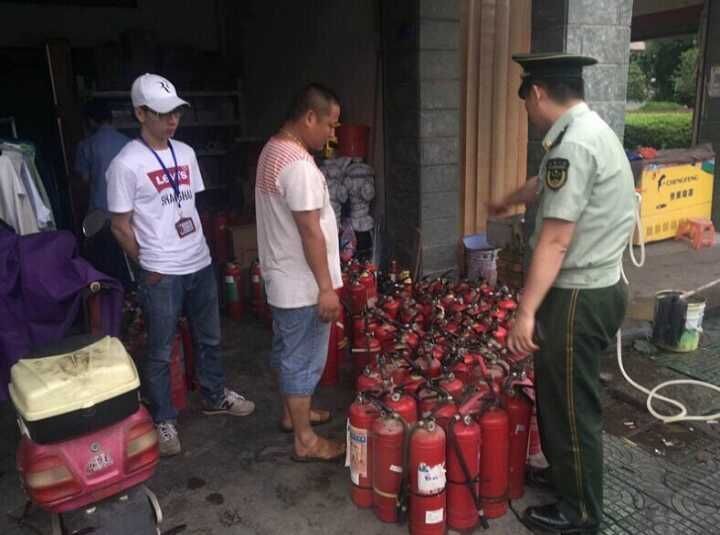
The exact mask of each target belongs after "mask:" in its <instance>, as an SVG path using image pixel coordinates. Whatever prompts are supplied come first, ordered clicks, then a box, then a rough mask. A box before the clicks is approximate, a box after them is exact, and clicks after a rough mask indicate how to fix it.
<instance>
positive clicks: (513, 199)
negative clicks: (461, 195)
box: [489, 176, 538, 215]
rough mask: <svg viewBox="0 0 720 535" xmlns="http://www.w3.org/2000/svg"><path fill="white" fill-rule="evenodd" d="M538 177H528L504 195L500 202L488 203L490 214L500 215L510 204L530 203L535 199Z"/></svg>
mask: <svg viewBox="0 0 720 535" xmlns="http://www.w3.org/2000/svg"><path fill="white" fill-rule="evenodd" d="M537 195H538V177H537V176H534V177H531V178H528V180H527V182H525V184H523V185H522V186H521V187H520V188H518V189H516V190H515V191H513V192H512V193H510V194H508V195H506V196H505V197H504V198H503V199H502V200H501V201H500V202H491V203H489V209H490V215H502V214H504V213H505V212H507V211H508V209H510V208H511V207H512V206H515V205H518V204H530V203H531V202H533V201H535V199H537Z"/></svg>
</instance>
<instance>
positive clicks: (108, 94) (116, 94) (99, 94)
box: [88, 91, 240, 98]
mask: <svg viewBox="0 0 720 535" xmlns="http://www.w3.org/2000/svg"><path fill="white" fill-rule="evenodd" d="M88 96H90V97H93V98H129V97H130V91H91V92H89V93H88ZM178 96H179V97H180V98H185V97H187V98H195V97H239V96H240V92H239V91H181V92H180V93H179V95H178Z"/></svg>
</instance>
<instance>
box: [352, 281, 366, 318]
mask: <svg viewBox="0 0 720 535" xmlns="http://www.w3.org/2000/svg"><path fill="white" fill-rule="evenodd" d="M367 299H368V297H367V287H366V286H365V285H364V284H363V283H362V282H360V281H359V280H355V281H354V282H353V283H352V286H350V311H351V312H352V315H353V316H360V315H362V314H363V313H364V312H365V309H366V308H367Z"/></svg>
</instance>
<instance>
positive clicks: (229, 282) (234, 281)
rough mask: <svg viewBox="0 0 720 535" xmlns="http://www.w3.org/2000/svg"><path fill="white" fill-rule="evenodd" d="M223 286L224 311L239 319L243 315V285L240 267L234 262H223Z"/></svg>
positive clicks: (236, 319) (234, 318)
mask: <svg viewBox="0 0 720 535" xmlns="http://www.w3.org/2000/svg"><path fill="white" fill-rule="evenodd" d="M223 280H224V286H225V312H226V314H227V315H228V316H230V318H232V319H233V320H235V321H240V320H241V319H242V315H243V287H242V283H243V281H242V269H241V268H240V264H237V263H236V262H228V263H227V264H225V272H224V273H223Z"/></svg>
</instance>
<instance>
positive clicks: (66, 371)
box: [10, 336, 140, 444]
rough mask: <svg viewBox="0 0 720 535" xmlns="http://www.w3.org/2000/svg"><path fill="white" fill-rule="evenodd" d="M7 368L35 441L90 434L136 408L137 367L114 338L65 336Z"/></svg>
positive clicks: (18, 407)
mask: <svg viewBox="0 0 720 535" xmlns="http://www.w3.org/2000/svg"><path fill="white" fill-rule="evenodd" d="M10 373H11V382H10V397H11V398H12V401H13V404H14V405H15V408H16V410H17V412H18V415H19V417H20V419H21V420H22V423H23V424H24V425H25V427H26V428H27V431H28V433H29V435H30V438H31V439H32V440H33V441H34V442H36V443H38V444H51V443H54V442H59V441H63V440H67V439H70V438H73V437H76V436H80V435H83V434H86V433H91V432H93V431H96V430H98V429H101V428H103V427H107V426H109V425H112V424H114V423H117V422H119V421H121V420H123V419H125V418H127V417H128V416H130V415H132V414H134V413H135V412H136V411H137V410H138V407H139V399H138V389H139V387H140V379H139V377H138V372H137V369H136V368H135V364H134V363H133V361H132V358H131V357H130V355H129V354H128V353H127V351H126V350H125V347H124V346H123V345H122V343H121V342H120V340H118V339H117V338H112V337H109V336H105V337H103V338H98V337H90V336H79V337H74V338H69V339H67V340H63V341H61V342H59V343H56V344H52V345H51V346H47V347H45V348H43V349H42V350H40V351H35V352H34V353H33V354H32V355H29V356H27V357H25V358H23V359H21V360H19V361H18V362H17V363H15V365H14V366H13V367H12V369H11V372H10Z"/></svg>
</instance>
